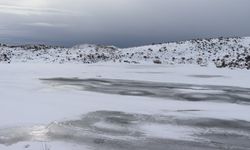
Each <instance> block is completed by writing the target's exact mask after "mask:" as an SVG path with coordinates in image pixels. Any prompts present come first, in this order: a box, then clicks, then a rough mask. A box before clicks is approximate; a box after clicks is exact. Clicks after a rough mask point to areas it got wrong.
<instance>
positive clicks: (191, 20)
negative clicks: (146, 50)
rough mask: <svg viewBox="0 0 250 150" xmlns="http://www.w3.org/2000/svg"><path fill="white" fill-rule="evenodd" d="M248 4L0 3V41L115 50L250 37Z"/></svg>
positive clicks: (188, 0)
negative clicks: (96, 45)
mask: <svg viewBox="0 0 250 150" xmlns="http://www.w3.org/2000/svg"><path fill="white" fill-rule="evenodd" d="M249 6H250V1H249V0H101V1H100V0H53V1H50V0H1V2H0V19H1V24H0V41H2V42H8V43H16V44H18V43H46V44H53V45H64V46H72V45H74V44H78V43H99V44H113V45H117V46H120V47H129V46H136V45H143V44H149V43H153V42H156V43H158V42H168V41H179V40H186V39H193V38H204V37H219V36H250V28H249V27H250V19H249V17H250V9H249V8H248V7H249Z"/></svg>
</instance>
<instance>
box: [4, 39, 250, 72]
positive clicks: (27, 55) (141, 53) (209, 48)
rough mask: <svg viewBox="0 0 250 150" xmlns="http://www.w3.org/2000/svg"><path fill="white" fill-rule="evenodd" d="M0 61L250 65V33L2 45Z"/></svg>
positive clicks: (248, 67) (243, 66)
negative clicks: (142, 42)
mask: <svg viewBox="0 0 250 150" xmlns="http://www.w3.org/2000/svg"><path fill="white" fill-rule="evenodd" d="M0 62H1V63H98V62H114V63H134V64H137V63H155V64H197V65H201V66H206V65H216V66H217V67H229V68H247V69H250V37H244V38H217V39H200V40H190V41H182V42H174V43H164V44H152V45H147V46H141V47H133V48H125V49H121V48H117V47H115V46H102V45H93V44H83V45H77V46H74V47H72V48H61V47H52V46H46V45H24V46H7V45H4V44H1V45H0Z"/></svg>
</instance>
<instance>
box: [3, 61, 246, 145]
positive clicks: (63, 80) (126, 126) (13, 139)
mask: <svg viewBox="0 0 250 150" xmlns="http://www.w3.org/2000/svg"><path fill="white" fill-rule="evenodd" d="M0 72H1V75H0V77H1V78H0V94H1V99H0V106H1V109H0V149H1V150H2V149H3V150H16V149H24V150H41V149H42V150H78V149H79V150H83V149H90V150H92V149H104V150H105V149H107V150H110V149H115V150H130V149H138V150H152V149H154V150H166V149H169V150H181V149H185V150H186V149H187V150H190V149H193V150H195V149H197V150H223V149H225V150H227V149H230V150H247V149H249V150H250V143H249V141H250V115H249V114H250V105H249V104H250V80H249V76H250V72H249V71H248V70H230V69H217V68H213V67H197V66H192V65H177V66H168V65H112V64H107V65H49V64H36V65H28V64H13V65H0Z"/></svg>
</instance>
